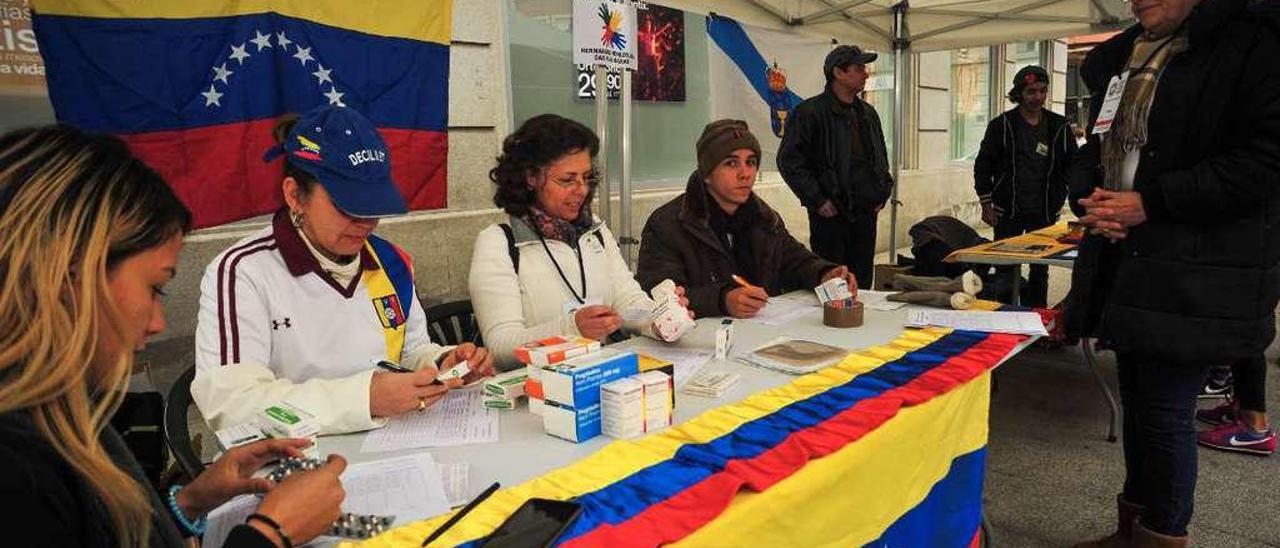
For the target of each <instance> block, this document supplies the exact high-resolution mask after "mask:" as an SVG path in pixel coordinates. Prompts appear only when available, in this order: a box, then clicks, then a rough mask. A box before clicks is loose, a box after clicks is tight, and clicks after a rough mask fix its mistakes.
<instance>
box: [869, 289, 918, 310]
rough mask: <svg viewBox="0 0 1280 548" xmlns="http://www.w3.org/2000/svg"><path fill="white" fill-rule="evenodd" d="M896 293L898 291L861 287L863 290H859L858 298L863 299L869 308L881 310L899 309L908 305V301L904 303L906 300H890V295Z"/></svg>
mask: <svg viewBox="0 0 1280 548" xmlns="http://www.w3.org/2000/svg"><path fill="white" fill-rule="evenodd" d="M894 293H898V292H897V291H875V290H872V289H861V290H858V300H859V301H862V305H863V306H865V307H867V309H868V310H879V311H881V312H888V311H891V310H897V309H899V308H902V307H904V306H907V303H904V302H898V301H890V300H889V299H888V297H889V295H893V294H894Z"/></svg>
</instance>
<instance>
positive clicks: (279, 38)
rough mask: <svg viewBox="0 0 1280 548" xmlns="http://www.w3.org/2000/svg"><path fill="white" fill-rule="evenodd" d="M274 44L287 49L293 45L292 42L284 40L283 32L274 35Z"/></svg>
mask: <svg viewBox="0 0 1280 548" xmlns="http://www.w3.org/2000/svg"><path fill="white" fill-rule="evenodd" d="M276 43H277V44H279V45H280V47H282V48H287V47H289V44H292V43H293V40H290V39H288V38H286V37H285V35H284V31H280V32H277V33H276Z"/></svg>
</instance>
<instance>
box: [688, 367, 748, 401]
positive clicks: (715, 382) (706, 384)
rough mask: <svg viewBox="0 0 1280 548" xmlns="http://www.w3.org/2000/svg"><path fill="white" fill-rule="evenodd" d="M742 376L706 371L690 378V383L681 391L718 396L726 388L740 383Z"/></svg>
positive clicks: (708, 396)
mask: <svg viewBox="0 0 1280 548" xmlns="http://www.w3.org/2000/svg"><path fill="white" fill-rule="evenodd" d="M741 378H742V377H741V376H740V375H738V374H736V373H721V372H713V371H705V372H702V373H699V374H698V375H697V376H695V377H693V378H692V379H689V382H688V384H685V385H684V387H683V388H681V389H680V393H682V394H689V395H691V396H702V397H704V398H718V397H720V395H721V394H724V392H725V391H726V390H728V389H730V388H732V387H733V385H735V384H738V380H739V379H741Z"/></svg>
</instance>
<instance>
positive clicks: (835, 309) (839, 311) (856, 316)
mask: <svg viewBox="0 0 1280 548" xmlns="http://www.w3.org/2000/svg"><path fill="white" fill-rule="evenodd" d="M835 305H836V302H835V301H833V302H830V303H827V304H825V305H823V306H822V325H825V326H828V327H861V326H862V303H861V302H859V301H854V302H853V304H852V305H851V306H843V307H842V306H835Z"/></svg>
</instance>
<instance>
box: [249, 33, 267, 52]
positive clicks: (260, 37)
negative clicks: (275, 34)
mask: <svg viewBox="0 0 1280 548" xmlns="http://www.w3.org/2000/svg"><path fill="white" fill-rule="evenodd" d="M250 42H253V45H255V46H258V51H262V50H264V49H267V48H269V47H271V35H270V34H262V32H261V31H259V30H258V29H253V40H250Z"/></svg>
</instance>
